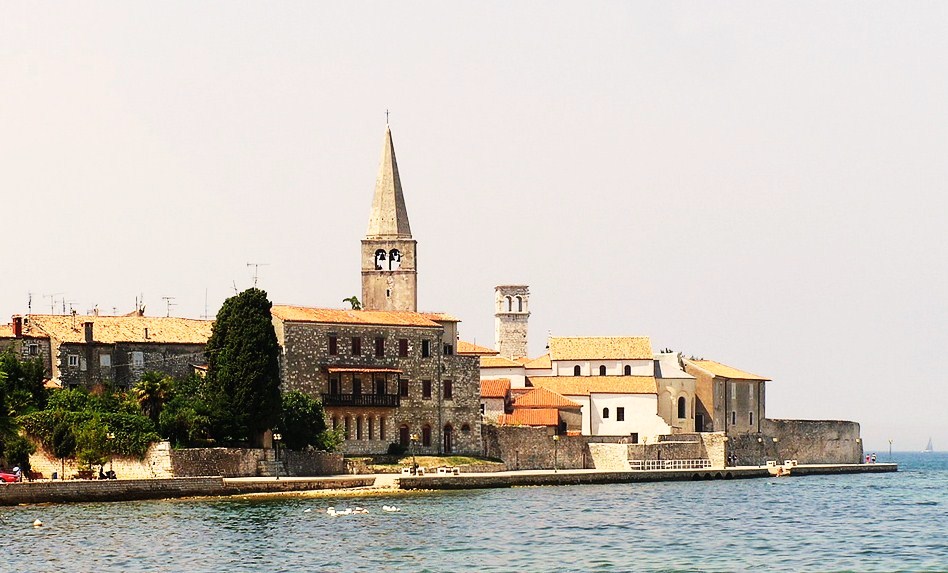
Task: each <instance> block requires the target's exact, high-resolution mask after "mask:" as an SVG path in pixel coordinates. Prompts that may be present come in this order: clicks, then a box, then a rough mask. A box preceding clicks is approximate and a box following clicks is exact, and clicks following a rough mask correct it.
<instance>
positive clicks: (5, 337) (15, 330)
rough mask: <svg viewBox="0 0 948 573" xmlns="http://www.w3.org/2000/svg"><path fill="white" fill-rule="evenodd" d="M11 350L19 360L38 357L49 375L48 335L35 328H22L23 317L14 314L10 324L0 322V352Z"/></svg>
mask: <svg viewBox="0 0 948 573" xmlns="http://www.w3.org/2000/svg"><path fill="white" fill-rule="evenodd" d="M8 350H9V351H12V352H13V354H14V356H16V357H17V358H18V359H20V360H33V359H37V358H38V359H39V360H40V361H41V362H42V363H43V366H44V368H45V370H46V377H47V378H50V377H51V372H50V370H51V364H52V360H51V358H50V357H51V356H52V353H51V352H50V341H49V335H47V334H46V333H45V332H40V331H38V330H35V329H27V330H26V331H24V329H23V317H22V316H14V317H13V320H12V322H11V323H10V324H0V352H6V351H8Z"/></svg>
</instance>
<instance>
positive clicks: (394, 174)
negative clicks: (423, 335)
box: [362, 125, 418, 312]
mask: <svg viewBox="0 0 948 573" xmlns="http://www.w3.org/2000/svg"><path fill="white" fill-rule="evenodd" d="M415 251H416V243H415V241H414V240H413V239H412V238H411V227H410V226H409V225H408V210H407V209H405V197H404V195H402V182H401V180H400V179H399V178H398V164H397V163H396V161H395V146H394V145H393V144H392V130H391V129H389V127H388V126H387V125H386V126H385V144H384V145H383V147H382V161H381V164H380V165H379V175H378V178H377V179H376V180H375V195H374V197H373V199H372V213H371V215H370V216H369V230H368V232H367V233H366V235H365V239H363V241H362V308H364V309H365V310H410V311H412V312H416V311H417V310H418V275H417V266H416V265H417V259H416V258H415Z"/></svg>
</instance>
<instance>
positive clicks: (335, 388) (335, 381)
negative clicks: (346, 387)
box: [329, 378, 340, 394]
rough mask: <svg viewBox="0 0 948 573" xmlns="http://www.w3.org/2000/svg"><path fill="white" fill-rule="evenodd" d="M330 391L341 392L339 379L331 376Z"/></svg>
mask: <svg viewBox="0 0 948 573" xmlns="http://www.w3.org/2000/svg"><path fill="white" fill-rule="evenodd" d="M329 393H330V394H339V393H340V392H339V379H338V378H330V379H329Z"/></svg>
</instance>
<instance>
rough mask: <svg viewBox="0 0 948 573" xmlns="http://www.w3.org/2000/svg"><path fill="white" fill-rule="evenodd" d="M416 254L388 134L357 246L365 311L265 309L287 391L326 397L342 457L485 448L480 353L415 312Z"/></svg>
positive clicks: (453, 322) (442, 321)
mask: <svg viewBox="0 0 948 573" xmlns="http://www.w3.org/2000/svg"><path fill="white" fill-rule="evenodd" d="M415 253H416V243H415V240H414V239H413V238H412V235H411V229H410V226H409V223H408V212H407V209H406V208H405V199H404V195H403V193H402V186H401V179H400V177H399V174H398V165H397V163H396V160H395V148H394V145H393V143H392V133H391V130H389V129H386V131H385V141H384V146H383V150H382V160H381V165H380V167H379V175H378V178H377V179H376V185H375V193H374V197H373V201H372V210H371V214H370V216H369V228H368V232H367V234H366V237H365V239H364V240H363V241H362V248H361V257H362V309H359V310H354V309H353V310H338V309H324V308H309V307H300V306H289V305H275V306H274V307H273V309H272V311H271V312H272V315H273V323H274V328H275V330H276V334H277V340H278V341H279V343H280V346H281V348H282V356H281V378H282V383H283V389H284V390H298V391H301V392H305V393H307V394H310V395H312V396H315V397H319V398H321V399H322V402H323V406H324V408H325V411H326V416H327V418H328V419H329V422H330V424H331V425H332V427H334V428H336V429H340V430H341V431H342V432H343V433H344V436H345V441H344V442H343V444H342V447H341V449H342V451H343V452H345V453H348V454H382V453H385V452H386V451H388V449H389V445H390V444H392V443H397V444H401V445H402V446H406V447H409V446H411V447H414V448H415V451H416V452H417V453H429V454H435V453H469V454H476V453H479V452H480V450H481V438H480V430H481V428H480V425H481V422H480V381H479V377H478V356H477V355H476V354H459V353H458V352H456V350H457V348H456V346H457V344H458V336H457V324H458V320H457V319H455V318H452V317H451V316H449V315H446V314H439V313H420V312H417V300H418V295H417V265H416V262H417V261H416V257H415ZM413 436H416V437H417V440H413V439H412V437H413Z"/></svg>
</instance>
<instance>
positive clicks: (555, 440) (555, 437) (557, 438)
mask: <svg viewBox="0 0 948 573" xmlns="http://www.w3.org/2000/svg"><path fill="white" fill-rule="evenodd" d="M559 443H560V436H559V434H553V473H556V446H557V445H558V444H559Z"/></svg>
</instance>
